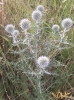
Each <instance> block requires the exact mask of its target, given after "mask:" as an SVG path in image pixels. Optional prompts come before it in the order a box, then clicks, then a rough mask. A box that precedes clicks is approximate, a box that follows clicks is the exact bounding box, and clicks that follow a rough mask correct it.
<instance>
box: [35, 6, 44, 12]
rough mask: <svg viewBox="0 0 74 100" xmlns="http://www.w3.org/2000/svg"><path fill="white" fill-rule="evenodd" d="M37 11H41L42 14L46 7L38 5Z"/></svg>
mask: <svg viewBox="0 0 74 100" xmlns="http://www.w3.org/2000/svg"><path fill="white" fill-rule="evenodd" d="M36 10H39V11H40V12H41V13H42V12H43V11H44V7H43V6H42V5H38V6H37V8H36Z"/></svg>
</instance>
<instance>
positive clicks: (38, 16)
mask: <svg viewBox="0 0 74 100" xmlns="http://www.w3.org/2000/svg"><path fill="white" fill-rule="evenodd" d="M41 18H42V13H41V12H40V11H38V10H35V11H33V12H32V19H33V20H35V21H39V20H40V19H41Z"/></svg>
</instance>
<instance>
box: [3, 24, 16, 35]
mask: <svg viewBox="0 0 74 100" xmlns="http://www.w3.org/2000/svg"><path fill="white" fill-rule="evenodd" d="M5 30H6V31H7V32H8V33H11V34H12V33H13V31H14V30H15V26H13V25H12V24H8V25H6V26H5Z"/></svg>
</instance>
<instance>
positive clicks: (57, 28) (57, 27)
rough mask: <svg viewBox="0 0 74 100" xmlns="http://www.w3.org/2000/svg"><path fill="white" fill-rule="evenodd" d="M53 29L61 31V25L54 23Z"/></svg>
mask: <svg viewBox="0 0 74 100" xmlns="http://www.w3.org/2000/svg"><path fill="white" fill-rule="evenodd" d="M52 30H53V31H54V32H59V30H60V27H59V25H57V24H55V25H53V26H52Z"/></svg>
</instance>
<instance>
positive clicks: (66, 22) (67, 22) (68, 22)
mask: <svg viewBox="0 0 74 100" xmlns="http://www.w3.org/2000/svg"><path fill="white" fill-rule="evenodd" d="M61 24H62V27H63V28H64V29H69V28H71V27H72V25H73V21H72V20H71V19H70V18H65V19H63V20H62V23H61Z"/></svg>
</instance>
